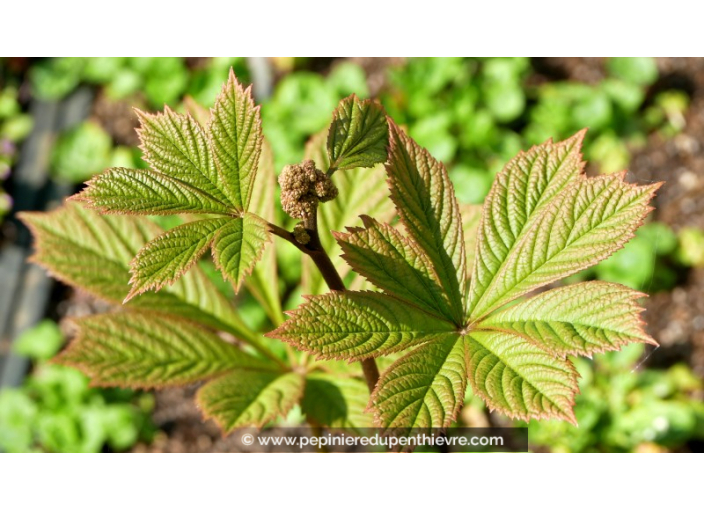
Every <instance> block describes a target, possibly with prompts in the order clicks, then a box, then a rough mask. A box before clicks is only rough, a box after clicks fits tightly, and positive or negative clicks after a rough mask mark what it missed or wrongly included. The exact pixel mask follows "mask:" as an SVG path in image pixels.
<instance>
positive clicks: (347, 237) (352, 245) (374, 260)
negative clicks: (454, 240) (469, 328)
mask: <svg viewBox="0 0 704 510" xmlns="http://www.w3.org/2000/svg"><path fill="white" fill-rule="evenodd" d="M362 221H363V222H364V226H365V228H363V229H360V228H354V229H350V233H349V234H341V233H335V238H336V239H337V242H338V243H339V244H340V247H341V248H342V251H343V252H344V255H343V258H344V259H345V260H346V261H347V263H348V264H350V266H352V269H354V270H355V271H356V272H357V273H359V274H361V275H362V276H364V277H366V278H367V279H368V280H369V281H370V282H371V283H373V284H374V285H376V286H377V287H379V288H380V289H383V290H384V291H386V292H387V293H389V294H391V295H392V296H395V297H397V298H399V299H402V300H405V301H408V302H409V303H412V304H414V305H416V306H419V307H420V308H423V309H425V310H428V311H430V312H434V313H436V314H437V315H440V316H442V317H445V318H447V319H448V320H450V321H451V320H452V311H451V309H450V305H449V299H448V296H446V295H445V294H444V293H443V289H442V288H441V286H440V282H439V278H438V275H437V274H436V273H435V269H434V268H433V266H432V263H431V262H430V259H429V258H428V256H427V255H426V254H425V252H423V251H422V250H421V249H420V248H419V247H418V245H417V244H416V243H415V242H414V241H413V240H411V239H408V238H406V237H404V236H403V235H401V234H400V233H399V232H398V231H397V230H396V229H394V228H393V227H392V226H390V225H387V224H384V223H379V222H377V221H375V220H373V219H372V218H370V217H368V216H362Z"/></svg>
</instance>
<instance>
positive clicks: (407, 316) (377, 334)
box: [266, 292, 455, 360]
mask: <svg viewBox="0 0 704 510" xmlns="http://www.w3.org/2000/svg"><path fill="white" fill-rule="evenodd" d="M287 313H288V314H289V315H290V316H291V318H290V319H289V320H287V321H286V322H285V323H284V324H283V325H281V326H280V327H279V328H278V329H276V330H274V331H272V332H271V333H269V334H267V335H266V336H269V337H271V338H278V339H280V340H283V341H285V342H288V343H290V344H292V345H295V346H296V347H299V348H301V349H304V350H306V351H310V352H313V353H315V354H316V356H317V357H318V358H321V359H342V358H344V359H348V360H360V359H364V358H369V357H375V356H380V355H382V354H388V353H392V352H396V351H400V350H403V349H407V348H408V347H413V346H414V345H418V344H420V343H423V342H427V341H430V340H433V339H436V338H442V337H444V336H445V335H447V333H448V332H451V331H454V329H455V328H454V326H453V325H452V324H451V323H449V322H446V321H444V320H442V319H439V318H437V317H434V316H432V315H430V314H428V313H425V312H423V311H422V310H420V309H418V308H415V307H413V306H410V305H408V304H406V303H404V302H403V301H399V300H397V299H396V298H393V297H391V296H386V295H384V294H381V293H378V292H334V293H330V294H325V295H323V296H312V297H309V298H308V301H307V302H306V303H304V304H303V305H301V306H300V307H299V308H298V309H297V310H295V311H292V312H287Z"/></svg>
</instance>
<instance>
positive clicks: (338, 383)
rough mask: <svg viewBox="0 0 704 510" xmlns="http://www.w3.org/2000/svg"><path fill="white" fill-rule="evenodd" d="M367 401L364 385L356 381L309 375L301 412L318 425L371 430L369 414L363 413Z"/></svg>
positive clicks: (348, 378)
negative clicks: (367, 428) (369, 428)
mask: <svg viewBox="0 0 704 510" xmlns="http://www.w3.org/2000/svg"><path fill="white" fill-rule="evenodd" d="M367 401H368V390H367V385H366V384H365V383H363V382H362V381H360V380H359V379H355V378H353V377H339V376H338V375H332V374H310V375H308V377H307V379H306V390H305V393H304V395H303V400H302V401H301V408H302V410H303V412H304V413H305V414H306V417H307V419H308V421H311V422H313V423H315V424H317V425H320V426H324V427H337V428H349V429H355V430H358V429H361V428H365V427H371V426H372V420H371V414H369V413H367V412H365V410H366V408H367Z"/></svg>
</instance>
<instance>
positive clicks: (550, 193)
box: [469, 131, 586, 309]
mask: <svg viewBox="0 0 704 510" xmlns="http://www.w3.org/2000/svg"><path fill="white" fill-rule="evenodd" d="M585 133H586V131H580V132H579V133H577V134H576V135H574V136H573V137H572V138H569V139H568V140H565V141H563V142H559V143H552V141H550V140H548V141H547V142H545V143H544V144H542V145H537V146H535V147H533V148H531V149H530V150H529V151H528V152H521V153H520V154H518V156H516V157H515V158H513V159H512V160H511V161H509V162H508V163H507V164H506V167H505V168H504V169H503V170H502V171H501V172H500V173H499V174H498V175H497V176H496V180H495V181H494V184H493V185H492V187H491V191H490V192H489V196H487V198H486V200H485V202H484V208H483V210H484V212H483V215H482V221H481V223H480V227H479V237H478V242H477V248H476V254H477V258H478V260H479V263H478V264H476V266H475V267H474V268H473V270H472V284H471V286H470V297H469V308H470V309H473V308H474V307H476V304H477V302H478V301H479V298H480V296H481V294H482V293H483V292H484V290H485V289H486V288H487V287H488V286H489V285H490V283H491V281H492V279H493V278H494V277H495V275H496V272H497V271H498V270H499V268H500V267H501V264H502V263H503V261H504V260H506V259H507V258H508V255H509V252H510V251H511V249H512V248H513V247H514V246H515V245H516V244H517V242H518V238H519V237H521V235H522V234H523V233H524V232H525V231H526V230H527V229H528V227H529V226H530V225H531V224H532V223H533V221H534V220H535V218H536V217H537V216H538V215H539V214H540V213H541V212H542V211H543V210H544V208H545V207H546V206H547V204H548V203H549V202H550V201H551V200H552V199H553V198H554V197H555V196H556V195H557V194H558V193H559V192H560V191H562V190H563V189H564V188H565V187H566V186H568V185H569V184H570V183H571V182H574V181H576V180H577V178H578V177H579V175H581V173H582V171H583V170H584V162H583V161H582V155H581V153H580V149H581V147H582V141H583V140H584V135H585Z"/></svg>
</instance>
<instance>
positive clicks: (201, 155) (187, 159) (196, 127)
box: [137, 106, 231, 205]
mask: <svg viewBox="0 0 704 510" xmlns="http://www.w3.org/2000/svg"><path fill="white" fill-rule="evenodd" d="M137 115H138V116H139V120H140V122H141V127H140V129H139V130H138V134H139V139H140V140H141V142H142V144H141V149H142V152H143V153H144V160H145V161H146V162H148V163H149V165H150V167H151V168H152V169H154V170H157V171H159V172H161V173H163V174H166V175H170V176H171V177H175V178H176V179H179V180H181V181H183V182H185V183H187V184H190V185H191V186H193V187H194V188H197V189H199V190H201V191H203V192H205V193H207V194H208V195H210V196H212V197H213V198H215V199H217V200H218V201H219V202H222V203H224V204H228V205H231V204H229V202H228V200H227V198H226V197H225V195H224V193H223V191H222V188H223V181H222V178H221V177H220V176H219V175H218V171H217V168H216V167H215V162H214V161H213V158H212V155H211V152H210V147H209V145H208V138H207V135H206V133H205V130H204V129H203V127H201V125H200V124H198V122H197V121H196V120H195V119H194V118H193V117H191V116H190V115H182V114H180V113H176V112H174V111H173V110H171V109H170V108H169V107H168V106H166V107H165V108H164V113H157V114H148V113H144V112H141V111H139V110H137Z"/></svg>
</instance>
